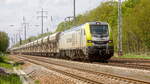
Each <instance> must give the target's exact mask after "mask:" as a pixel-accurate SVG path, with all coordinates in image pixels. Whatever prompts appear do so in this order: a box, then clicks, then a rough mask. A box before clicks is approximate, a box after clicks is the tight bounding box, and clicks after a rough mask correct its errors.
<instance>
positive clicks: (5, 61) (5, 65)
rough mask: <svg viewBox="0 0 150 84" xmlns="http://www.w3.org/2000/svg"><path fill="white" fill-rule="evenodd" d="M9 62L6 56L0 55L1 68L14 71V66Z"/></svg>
mask: <svg viewBox="0 0 150 84" xmlns="http://www.w3.org/2000/svg"><path fill="white" fill-rule="evenodd" d="M8 61H10V60H9V59H8V58H7V56H6V55H5V54H0V67H3V68H7V69H12V68H13V65H12V64H10V63H9V62H8Z"/></svg>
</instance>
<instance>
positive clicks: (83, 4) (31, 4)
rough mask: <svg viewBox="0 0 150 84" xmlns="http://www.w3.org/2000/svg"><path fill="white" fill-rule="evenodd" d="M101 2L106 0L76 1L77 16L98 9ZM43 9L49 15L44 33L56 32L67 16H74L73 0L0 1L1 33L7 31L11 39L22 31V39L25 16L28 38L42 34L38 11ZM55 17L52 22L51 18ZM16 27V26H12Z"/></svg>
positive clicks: (45, 21) (45, 20)
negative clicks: (27, 25)
mask: <svg viewBox="0 0 150 84" xmlns="http://www.w3.org/2000/svg"><path fill="white" fill-rule="evenodd" d="M101 1H106V0H76V14H77V15H78V14H83V13H85V12H86V11H89V10H91V9H93V8H95V7H97V6H98V5H99V4H100V3H101ZM41 8H43V9H44V10H45V11H48V13H45V15H47V16H48V18H47V19H44V32H46V30H47V29H48V31H54V30H55V29H56V26H57V25H58V24H59V23H60V22H61V21H63V20H64V18H65V17H67V16H72V15H73V0H0V31H5V32H7V33H8V34H9V36H10V37H14V35H15V34H16V33H17V32H18V31H19V30H20V31H22V32H21V35H22V38H24V33H23V27H22V25H21V24H22V23H23V16H25V19H26V22H27V23H29V28H28V31H27V37H29V36H35V35H37V34H40V33H41V27H40V26H35V25H40V23H41V21H40V18H39V19H38V18H37V16H39V15H40V14H39V13H37V12H38V11H40V10H41ZM51 16H52V17H53V21H51V19H50V17H51ZM10 25H14V26H10Z"/></svg>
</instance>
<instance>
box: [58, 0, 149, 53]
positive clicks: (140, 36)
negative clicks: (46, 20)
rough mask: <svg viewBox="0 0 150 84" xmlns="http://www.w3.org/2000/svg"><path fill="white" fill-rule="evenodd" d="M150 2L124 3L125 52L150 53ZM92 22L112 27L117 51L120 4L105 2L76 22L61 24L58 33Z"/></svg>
mask: <svg viewBox="0 0 150 84" xmlns="http://www.w3.org/2000/svg"><path fill="white" fill-rule="evenodd" d="M149 4H150V0H126V1H124V2H122V21H123V22H122V26H123V51H124V53H137V54H141V53H142V54H143V53H144V54H145V53H147V54H148V53H149V51H150V5H149ZM90 21H104V22H108V23H109V24H110V26H111V30H112V33H113V41H114V44H115V50H116V51H117V44H118V42H117V36H118V33H117V32H118V29H117V25H118V2H112V1H108V2H103V3H101V4H100V5H99V6H98V7H97V8H95V9H93V10H91V11H88V12H86V13H84V14H80V15H78V16H77V17H76V21H74V20H72V21H66V22H61V23H60V24H59V25H58V27H57V30H56V31H57V32H61V31H64V30H67V29H69V28H71V27H73V26H77V25H80V24H83V23H85V22H90ZM149 54H150V53H149Z"/></svg>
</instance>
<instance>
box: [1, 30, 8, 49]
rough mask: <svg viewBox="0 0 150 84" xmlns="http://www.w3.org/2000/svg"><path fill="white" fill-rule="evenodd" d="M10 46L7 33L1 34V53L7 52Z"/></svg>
mask: <svg viewBox="0 0 150 84" xmlns="http://www.w3.org/2000/svg"><path fill="white" fill-rule="evenodd" d="M8 46H9V38H8V35H7V34H6V33H5V32H0V52H6V50H7V48H8Z"/></svg>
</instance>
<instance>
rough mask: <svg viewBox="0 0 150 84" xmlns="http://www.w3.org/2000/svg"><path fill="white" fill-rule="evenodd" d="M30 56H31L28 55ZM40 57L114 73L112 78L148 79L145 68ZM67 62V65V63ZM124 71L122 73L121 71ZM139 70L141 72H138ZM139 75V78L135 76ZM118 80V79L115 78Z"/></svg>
mask: <svg viewBox="0 0 150 84" xmlns="http://www.w3.org/2000/svg"><path fill="white" fill-rule="evenodd" d="M30 57H31V56H30ZM39 58H41V59H45V61H46V60H47V61H49V62H53V63H58V64H63V65H65V66H68V67H72V66H73V67H76V68H80V69H81V68H82V69H84V70H87V69H88V70H91V71H97V72H99V71H100V72H103V73H107V74H108V73H109V74H115V75H116V77H114V79H116V78H117V76H122V77H125V78H129V79H130V78H131V79H136V80H141V81H148V82H150V81H149V78H150V77H149V76H148V73H150V71H146V70H144V71H143V70H142V71H140V70H137V69H131V70H129V69H126V68H120V67H115V68H114V67H111V66H104V65H101V66H100V65H97V64H89V63H81V62H71V61H66V60H59V61H58V60H57V59H49V58H43V57H39ZM68 64H69V65H68ZM122 72H124V73H122ZM139 72H141V73H139ZM145 73H146V74H147V75H144V78H142V79H141V77H143V74H145ZM137 75H138V77H139V76H140V78H138V77H137ZM103 76H104V75H103ZM117 80H118V79H117Z"/></svg>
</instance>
